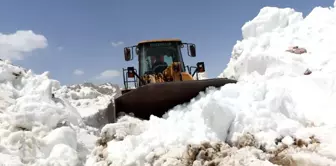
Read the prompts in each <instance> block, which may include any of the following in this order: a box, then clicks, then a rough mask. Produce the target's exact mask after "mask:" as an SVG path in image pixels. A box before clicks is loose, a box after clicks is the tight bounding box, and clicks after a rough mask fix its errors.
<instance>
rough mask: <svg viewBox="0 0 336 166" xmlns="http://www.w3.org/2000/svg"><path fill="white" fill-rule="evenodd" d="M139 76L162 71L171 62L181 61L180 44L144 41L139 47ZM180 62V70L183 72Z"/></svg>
mask: <svg viewBox="0 0 336 166" xmlns="http://www.w3.org/2000/svg"><path fill="white" fill-rule="evenodd" d="M140 48H142V50H139V51H140V57H139V58H140V59H139V61H140V64H141V65H140V66H139V70H140V73H139V74H140V76H143V75H144V74H157V73H161V72H163V71H164V70H165V69H166V68H167V67H168V66H170V65H171V64H172V63H173V62H182V59H181V58H182V56H181V52H180V46H179V45H178V43H174V42H164V43H146V44H144V47H140ZM184 70H185V69H184V64H182V72H184Z"/></svg>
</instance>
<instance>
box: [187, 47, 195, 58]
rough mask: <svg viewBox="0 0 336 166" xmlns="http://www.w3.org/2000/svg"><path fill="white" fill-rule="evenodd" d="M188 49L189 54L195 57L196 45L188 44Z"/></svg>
mask: <svg viewBox="0 0 336 166" xmlns="http://www.w3.org/2000/svg"><path fill="white" fill-rule="evenodd" d="M189 50H190V54H189V56H191V57H195V56H196V46H195V44H192V45H190V46H189Z"/></svg>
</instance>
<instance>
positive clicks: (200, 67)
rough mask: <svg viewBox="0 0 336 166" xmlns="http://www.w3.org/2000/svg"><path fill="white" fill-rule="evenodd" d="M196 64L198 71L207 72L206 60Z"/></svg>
mask: <svg viewBox="0 0 336 166" xmlns="http://www.w3.org/2000/svg"><path fill="white" fill-rule="evenodd" d="M196 66H197V72H200V73H202V72H205V66H204V62H198V63H197V64H196Z"/></svg>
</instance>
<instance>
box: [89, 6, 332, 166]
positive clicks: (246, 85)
mask: <svg viewBox="0 0 336 166" xmlns="http://www.w3.org/2000/svg"><path fill="white" fill-rule="evenodd" d="M335 20H336V10H335V9H334V8H321V7H317V8H315V9H314V10H313V11H312V12H311V13H310V15H308V16H307V17H306V18H302V14H301V13H298V12H295V11H294V10H292V9H288V8H286V9H278V8H273V7H265V8H263V9H262V10H261V12H260V13H259V15H258V16H257V17H256V18H255V19H253V20H252V21H251V22H248V23H246V24H245V25H244V26H243V28H242V31H243V34H244V39H243V40H242V41H238V42H237V44H236V45H235V46H234V48H233V51H232V59H231V61H230V63H229V64H228V67H227V68H226V69H225V71H224V73H223V74H222V75H221V76H222V77H231V78H235V79H238V80H239V82H238V83H237V84H228V85H226V86H223V87H222V88H220V89H219V90H217V89H213V88H209V89H208V91H207V92H206V93H201V94H200V95H199V96H198V97H197V98H195V99H193V100H192V101H191V102H190V103H189V104H185V105H180V106H176V107H175V108H174V109H172V110H171V111H170V112H169V113H168V114H167V115H168V117H167V118H166V119H163V118H157V117H154V116H152V117H151V119H150V120H149V121H140V120H137V119H134V118H132V117H124V118H121V119H119V122H118V123H115V124H109V125H107V126H105V127H104V128H103V129H102V131H101V138H100V140H99V144H100V145H99V146H97V147H96V149H95V150H94V151H93V153H92V156H91V157H90V158H89V159H88V160H87V163H86V165H94V163H96V164H104V163H105V164H111V165H124V166H126V165H194V166H197V165H216V164H219V165H234V164H237V165H274V164H277V165H336V162H335V160H336V151H335V150H334V149H335V147H336V144H335V143H334V141H333V140H335V139H336V134H335V133H336V122H335V121H334V118H333V116H332V115H333V113H334V111H335V109H336V104H335V102H334V101H335V100H336V95H335V93H334V92H335V90H336V86H335V84H334V82H335V78H336V77H335V76H336V75H335V72H334V71H335V69H336V68H335V67H333V66H335V62H336V61H335V60H336V58H334V55H336V47H333V46H332V45H330V44H332V43H336V33H334V30H335V29H336V21H335ZM292 45H298V46H300V47H304V48H306V49H307V50H308V52H307V53H304V54H301V55H298V54H293V53H290V52H286V51H285V50H286V49H287V48H288V47H289V46H292ZM308 68H309V69H310V70H311V71H312V73H311V74H308V75H305V74H304V73H305V71H306V70H307V69H308ZM223 141H225V142H226V143H228V144H225V143H223ZM204 142H205V143H204ZM204 144H206V145H204ZM186 163H187V164H186Z"/></svg>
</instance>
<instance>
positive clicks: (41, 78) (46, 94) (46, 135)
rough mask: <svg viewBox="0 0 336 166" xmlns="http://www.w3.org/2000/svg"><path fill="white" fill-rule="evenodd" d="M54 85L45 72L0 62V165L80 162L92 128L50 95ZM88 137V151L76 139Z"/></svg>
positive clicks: (75, 112) (62, 102)
mask: <svg viewBox="0 0 336 166" xmlns="http://www.w3.org/2000/svg"><path fill="white" fill-rule="evenodd" d="M59 86H60V85H59V82H57V81H55V80H51V79H49V78H48V73H47V72H45V73H43V74H41V75H35V74H33V73H32V72H31V70H25V69H23V68H20V67H18V66H14V65H12V64H10V63H9V61H2V60H1V61H0V138H1V141H0V148H1V153H0V156H1V157H2V159H1V161H0V165H7V164H10V165H54V164H56V165H74V166H75V165H78V164H82V163H83V162H85V160H86V155H87V154H88V153H89V151H90V150H91V148H93V143H94V142H93V141H94V139H96V138H95V137H93V135H92V134H90V132H93V131H95V130H91V129H89V128H87V127H85V125H84V124H83V121H82V120H81V117H80V116H79V114H78V112H77V110H76V109H75V108H73V107H71V105H69V104H67V102H66V101H62V100H60V99H58V98H54V97H53V96H52V89H53V88H58V87H59ZM90 135H91V136H92V137H90ZM84 137H85V138H84ZM89 138H94V139H93V140H92V139H91V141H92V143H91V147H90V145H88V146H87V145H85V144H83V143H82V141H81V139H83V140H84V139H89ZM77 150H78V151H77ZM85 150H86V151H85Z"/></svg>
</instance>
